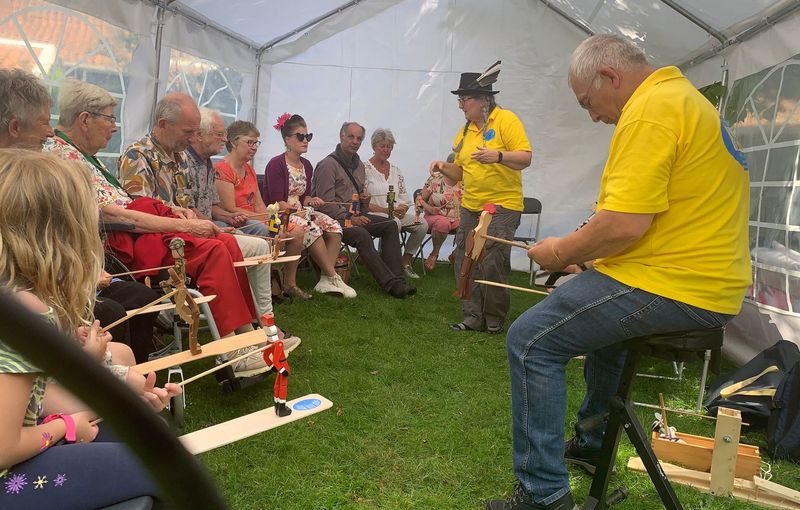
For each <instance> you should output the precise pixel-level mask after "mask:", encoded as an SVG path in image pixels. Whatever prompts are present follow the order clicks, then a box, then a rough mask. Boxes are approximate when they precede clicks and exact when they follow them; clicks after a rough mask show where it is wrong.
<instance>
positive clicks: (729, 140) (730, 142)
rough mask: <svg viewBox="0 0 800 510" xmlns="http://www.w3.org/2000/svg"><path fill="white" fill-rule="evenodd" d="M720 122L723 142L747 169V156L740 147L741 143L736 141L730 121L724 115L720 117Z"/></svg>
mask: <svg viewBox="0 0 800 510" xmlns="http://www.w3.org/2000/svg"><path fill="white" fill-rule="evenodd" d="M719 122H720V127H721V130H722V142H723V143H724V144H725V148H726V149H727V150H728V152H729V153H730V155H731V156H733V158H734V159H735V160H736V161H738V162H739V164H740V165H742V168H744V169H745V171H747V170H748V168H747V158H746V157H745V155H744V154H743V153H742V151H741V149H740V148H739V144H737V143H736V140H735V139H734V137H733V133H731V128H730V126H728V122H727V121H726V120H725V119H723V118H722V117H720V118H719Z"/></svg>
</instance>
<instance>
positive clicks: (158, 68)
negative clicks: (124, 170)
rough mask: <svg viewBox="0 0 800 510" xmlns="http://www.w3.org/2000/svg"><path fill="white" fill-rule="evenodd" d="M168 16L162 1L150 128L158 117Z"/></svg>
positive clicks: (159, 13) (159, 5)
mask: <svg viewBox="0 0 800 510" xmlns="http://www.w3.org/2000/svg"><path fill="white" fill-rule="evenodd" d="M165 14H166V6H165V4H164V2H163V0H162V1H160V2H159V3H158V13H157V17H158V25H157V26H156V75H155V83H154V84H153V107H152V109H151V110H150V126H152V125H153V121H154V120H155V119H154V117H155V116H156V103H158V88H159V84H160V82H161V39H162V36H163V35H164V15H165Z"/></svg>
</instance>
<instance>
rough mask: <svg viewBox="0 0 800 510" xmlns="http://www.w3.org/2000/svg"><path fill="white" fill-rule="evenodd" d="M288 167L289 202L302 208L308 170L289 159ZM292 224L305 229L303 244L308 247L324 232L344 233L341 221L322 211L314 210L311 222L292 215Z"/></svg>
mask: <svg viewBox="0 0 800 510" xmlns="http://www.w3.org/2000/svg"><path fill="white" fill-rule="evenodd" d="M286 167H287V168H288V169H289V196H288V198H287V200H286V201H287V202H288V203H289V204H290V205H291V206H292V207H295V208H302V204H300V197H301V196H302V195H303V194H304V193H305V192H306V189H307V186H308V183H307V182H306V172H305V169H304V168H303V166H302V165H301V166H300V167H293V166H292V165H290V164H289V162H288V161H287V163H286ZM289 221H290V224H294V225H296V226H297V227H299V228H302V229H304V230H305V232H306V234H305V236H304V237H303V246H304V247H305V248H308V247H309V246H311V245H312V244H314V242H315V241H316V240H317V239H319V238H320V237H321V236H322V233H323V232H329V233H333V234H339V235H341V234H342V226H341V225H339V222H338V221H336V220H334V219H333V218H331V217H330V216H328V215H327V214H322V213H321V212H317V211H315V212H314V221H313V222H309V221H308V219H307V218H303V217H300V216H298V215H296V214H294V215H292V216H291V219H290V220H289Z"/></svg>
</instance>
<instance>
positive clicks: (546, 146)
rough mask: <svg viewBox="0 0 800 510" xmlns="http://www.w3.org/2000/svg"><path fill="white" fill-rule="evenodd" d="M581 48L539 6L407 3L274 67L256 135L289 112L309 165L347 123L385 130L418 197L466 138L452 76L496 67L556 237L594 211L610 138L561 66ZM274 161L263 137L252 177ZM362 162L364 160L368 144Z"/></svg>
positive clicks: (503, 100) (273, 148) (458, 0)
mask: <svg viewBox="0 0 800 510" xmlns="http://www.w3.org/2000/svg"><path fill="white" fill-rule="evenodd" d="M531 26H536V27H537V29H536V30H531V29H530V27H531ZM495 27H498V28H495ZM500 27H501V28H500ZM499 31H502V37H499V36H498V33H499ZM583 38H584V34H582V33H581V32H580V31H578V30H577V29H576V28H574V27H572V26H571V25H568V24H566V23H564V22H563V21H562V20H560V19H559V17H558V16H557V15H556V14H555V13H553V12H552V11H550V10H549V9H547V8H545V6H543V5H542V4H541V3H538V2H530V1H526V0H501V1H498V2H491V3H488V2H480V1H477V0H451V1H449V2H431V1H429V0H405V1H403V2H401V3H399V4H397V5H395V6H393V7H391V8H388V9H386V10H385V11H383V12H381V13H379V14H377V15H375V16H373V17H371V18H370V19H368V20H366V21H364V22H362V23H360V24H358V25H356V26H353V27H351V28H349V29H347V30H345V31H342V32H340V33H338V34H336V35H334V36H332V37H330V38H328V39H326V40H324V41H321V42H320V43H318V44H316V45H314V46H313V47H311V48H310V49H308V50H307V51H305V52H303V53H301V54H299V55H297V56H295V57H292V58H290V59H287V60H286V61H284V62H280V63H276V64H273V65H272V73H271V81H270V91H269V96H268V97H269V99H268V100H267V101H266V102H267V103H268V105H269V106H268V107H267V108H265V109H261V108H260V110H261V111H262V112H264V111H266V116H260V117H259V118H258V124H259V125H260V126H271V125H272V124H274V121H275V119H276V118H277V116H278V115H280V114H282V113H284V112H287V111H289V112H293V113H300V114H302V115H304V116H305V117H306V120H307V121H308V123H309V129H310V130H311V131H313V132H314V133H315V138H314V141H313V142H312V144H311V147H310V150H309V153H308V158H309V159H310V160H311V161H312V162H314V163H316V162H317V161H319V160H320V159H322V158H323V157H324V156H326V155H327V154H328V153H330V152H331V151H332V150H333V148H334V147H335V145H336V143H338V130H339V127H340V126H341V124H342V122H344V121H347V120H352V121H358V122H359V123H361V124H363V125H364V126H366V128H367V137H369V135H370V134H371V133H372V131H373V130H374V129H375V128H378V127H388V128H391V129H392V130H393V132H394V134H395V137H396V139H397V145H396V146H395V150H394V153H393V155H392V160H393V162H394V163H395V164H397V165H398V166H399V167H400V169H401V170H402V171H403V173H404V175H405V178H406V182H407V183H410V187H411V188H412V189H415V188H419V187H421V186H422V184H423V183H424V181H425V179H426V178H427V175H428V166H429V164H430V162H431V161H433V160H436V159H444V158H445V157H446V156H447V154H448V153H449V152H450V150H451V147H452V141H453V138H454V136H455V134H456V133H457V131H458V130H459V129H461V128H462V127H463V123H464V119H463V114H462V113H461V111H460V110H459V109H458V105H457V104H456V98H455V96H453V95H452V94H450V91H451V90H453V89H455V88H457V85H458V80H459V75H460V73H461V72H465V71H482V70H483V69H484V68H485V67H487V66H488V65H489V64H491V63H492V62H494V61H495V60H497V59H498V58H502V59H503V71H502V72H501V74H500V79H499V81H498V82H497V83H496V84H495V87H496V89H498V90H500V91H501V92H500V94H498V96H497V100H498V102H499V103H500V104H501V105H502V106H504V107H507V108H509V109H511V110H512V111H514V112H515V113H516V114H517V115H518V116H519V117H520V118H521V119H522V121H523V123H524V124H525V126H526V129H527V132H528V136H529V138H530V139H531V142H532V145H533V152H534V156H533V161H534V162H533V165H532V166H531V168H529V169H528V170H525V171H524V173H523V182H524V184H523V186H524V189H525V194H526V195H527V196H535V197H537V198H539V199H541V200H542V202H543V204H544V213H543V218H546V219H545V220H544V221H543V222H542V225H543V234H544V235H554V234H563V233H564V232H568V231H571V230H572V229H573V228H575V226H577V225H578V224H580V223H581V221H583V219H585V218H586V216H588V215H589V213H590V211H591V207H592V204H593V203H594V201H595V197H596V193H597V181H598V178H599V175H600V171H601V169H602V162H603V161H604V159H605V152H606V150H607V146H608V140H609V138H610V135H611V129H610V128H607V127H605V126H597V125H593V124H592V123H591V122H590V120H589V118H588V117H587V116H586V114H585V113H584V112H583V111H582V110H581V109H580V108H579V107H578V106H577V104H576V102H575V99H574V97H573V96H572V94H571V93H569V91H568V87H567V77H566V72H567V65H566V63H567V61H568V58H569V55H570V53H571V51H572V49H574V47H575V46H576V45H577V44H578V43H579V42H580V41H581V40H582V39H583ZM262 97H263V96H262ZM262 133H263V129H262ZM282 150H283V142H282V140H281V139H280V137H279V136H276V133H275V132H274V131H272V130H270V133H269V134H267V135H266V140H264V145H263V146H262V148H261V150H260V151H259V155H258V156H257V157H256V168H257V170H259V171H263V168H264V166H265V164H266V162H267V161H268V160H269V158H271V157H272V156H274V155H275V154H278V153H280V152H281V151H282ZM360 154H361V157H362V159H365V158H368V157H369V156H370V155H371V154H372V150H371V147H370V145H369V141H368V140H367V141H366V142H365V144H364V145H363V146H362V149H361V151H360ZM443 255H444V254H443ZM514 266H515V267H517V268H520V269H522V268H526V267H527V262H526V261H525V253H524V252H523V251H521V250H520V251H515V252H514Z"/></svg>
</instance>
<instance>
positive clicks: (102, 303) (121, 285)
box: [94, 281, 159, 363]
mask: <svg viewBox="0 0 800 510" xmlns="http://www.w3.org/2000/svg"><path fill="white" fill-rule="evenodd" d="M158 296H159V293H158V292H156V291H154V290H153V289H151V288H149V287H147V286H146V285H144V284H141V283H139V282H129V281H115V282H112V283H111V285H109V286H108V287H106V288H105V289H103V290H101V291H100V294H98V296H97V301H96V302H95V305H94V317H95V319H97V320H99V321H100V325H101V326H106V325H108V324H111V323H112V322H114V321H115V320H117V319H119V318H121V317H124V316H125V310H135V309H136V308H139V307H141V306H143V305H146V304H147V303H149V302H151V301H153V300H155V299H156V298H157V297H158ZM157 317H158V314H157V313H143V314H140V315H137V316H135V317H134V318H132V319H130V320H128V321H126V322H123V323H122V324H120V325H119V326H115V327H114V328H113V329H112V330H111V336H112V337H113V340H114V341H115V342H121V343H124V344H127V345H128V346H130V348H131V349H132V350H133V354H134V355H135V356H136V362H137V363H144V362H145V361H147V355H148V354H150V353H151V352H153V351H155V350H156V346H155V345H154V343H153V327H154V326H155V324H156V318H157Z"/></svg>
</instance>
